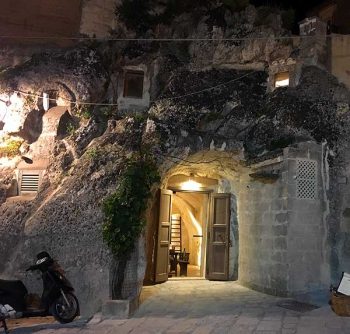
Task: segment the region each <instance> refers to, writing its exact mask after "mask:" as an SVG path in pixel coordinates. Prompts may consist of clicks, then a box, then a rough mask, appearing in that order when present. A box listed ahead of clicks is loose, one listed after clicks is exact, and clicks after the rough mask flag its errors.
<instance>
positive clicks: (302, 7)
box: [250, 0, 325, 21]
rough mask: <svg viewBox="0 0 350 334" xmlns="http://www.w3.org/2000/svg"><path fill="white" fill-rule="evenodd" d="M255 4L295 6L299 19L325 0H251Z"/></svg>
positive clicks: (283, 6)
mask: <svg viewBox="0 0 350 334" xmlns="http://www.w3.org/2000/svg"><path fill="white" fill-rule="evenodd" d="M250 2H251V3H252V4H254V5H276V6H278V7H282V8H286V9H288V8H294V9H295V10H296V18H297V20H298V21H300V20H302V19H304V18H305V15H306V13H307V11H308V10H310V9H311V8H313V7H314V6H317V5H319V4H321V3H323V2H325V0H250Z"/></svg>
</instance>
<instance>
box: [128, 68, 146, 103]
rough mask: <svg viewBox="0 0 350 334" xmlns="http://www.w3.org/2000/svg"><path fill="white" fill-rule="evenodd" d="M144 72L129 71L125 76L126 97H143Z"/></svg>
mask: <svg viewBox="0 0 350 334" xmlns="http://www.w3.org/2000/svg"><path fill="white" fill-rule="evenodd" d="M143 81H144V73H143V72H142V71H127V72H125V76H124V97H132V98H136V99H142V98H143Z"/></svg>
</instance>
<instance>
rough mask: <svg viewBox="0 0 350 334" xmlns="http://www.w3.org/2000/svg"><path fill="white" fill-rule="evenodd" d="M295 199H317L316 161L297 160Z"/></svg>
mask: <svg viewBox="0 0 350 334" xmlns="http://www.w3.org/2000/svg"><path fill="white" fill-rule="evenodd" d="M297 198H300V199H316V198H317V161H314V160H299V159H298V160H297Z"/></svg>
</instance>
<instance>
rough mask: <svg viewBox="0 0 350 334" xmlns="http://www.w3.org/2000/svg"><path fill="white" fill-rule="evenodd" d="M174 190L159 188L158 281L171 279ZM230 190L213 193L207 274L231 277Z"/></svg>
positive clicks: (209, 224) (213, 278) (212, 278)
mask: <svg viewBox="0 0 350 334" xmlns="http://www.w3.org/2000/svg"><path fill="white" fill-rule="evenodd" d="M172 195H173V193H172V191H171V190H160V192H159V226H158V243H157V253H156V265H155V282H156V283H161V282H165V281H167V280H168V272H169V246H170V233H171V211H172ZM230 198H231V196H230V194H210V201H209V222H208V231H207V245H206V246H207V247H206V250H207V254H206V259H207V261H206V262H207V263H206V270H205V273H206V274H205V277H206V278H207V279H209V280H222V281H225V280H228V277H229V246H230Z"/></svg>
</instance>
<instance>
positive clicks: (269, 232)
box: [238, 161, 288, 295]
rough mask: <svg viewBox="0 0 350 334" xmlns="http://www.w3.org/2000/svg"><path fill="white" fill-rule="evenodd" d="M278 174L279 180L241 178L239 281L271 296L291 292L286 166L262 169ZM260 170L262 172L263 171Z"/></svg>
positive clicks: (274, 164) (278, 165)
mask: <svg viewBox="0 0 350 334" xmlns="http://www.w3.org/2000/svg"><path fill="white" fill-rule="evenodd" d="M263 169H264V170H265V172H266V170H269V169H270V170H275V171H278V173H279V175H280V176H279V178H278V179H277V180H274V181H273V180H268V179H266V180H255V179H252V178H250V177H246V178H245V179H242V182H241V189H240V193H239V200H238V220H239V243H240V250H239V274H238V278H239V281H240V282H242V283H243V284H244V285H247V286H249V287H251V288H254V289H257V290H260V291H263V292H267V293H270V294H275V295H276V294H277V295H285V294H286V293H287V289H288V274H287V272H288V264H287V262H286V259H287V247H288V244H287V240H288V220H287V192H286V182H285V180H284V177H283V175H284V173H285V170H286V164H285V163H284V162H283V161H282V162H275V163H273V164H271V165H270V166H266V167H264V168H263ZM260 170H261V169H260Z"/></svg>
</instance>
